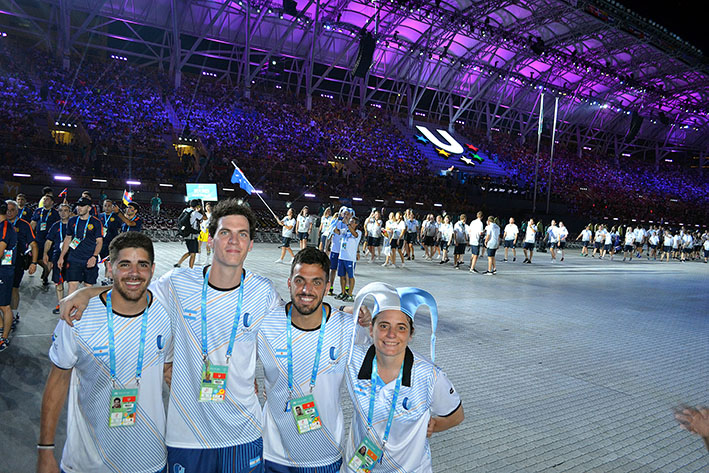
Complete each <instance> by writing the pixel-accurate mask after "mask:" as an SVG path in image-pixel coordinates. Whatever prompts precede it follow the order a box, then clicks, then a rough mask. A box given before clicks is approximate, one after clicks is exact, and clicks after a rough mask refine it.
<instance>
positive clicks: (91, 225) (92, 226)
mask: <svg viewBox="0 0 709 473" xmlns="http://www.w3.org/2000/svg"><path fill="white" fill-rule="evenodd" d="M86 228H88V229H89V230H93V229H94V224H93V223H89V226H88V227H86Z"/></svg>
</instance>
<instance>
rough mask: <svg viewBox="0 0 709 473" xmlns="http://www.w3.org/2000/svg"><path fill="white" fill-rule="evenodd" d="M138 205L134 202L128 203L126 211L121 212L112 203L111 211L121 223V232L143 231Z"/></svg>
mask: <svg viewBox="0 0 709 473" xmlns="http://www.w3.org/2000/svg"><path fill="white" fill-rule="evenodd" d="M139 210H140V205H138V204H136V203H135V202H128V205H126V211H125V213H124V212H121V209H120V208H119V207H118V206H117V205H116V204H115V203H114V204H113V211H114V212H115V214H116V216H118V218H119V219H120V220H121V221H122V222H123V224H122V225H121V232H141V231H143V219H142V218H140V216H139V215H138V211H139Z"/></svg>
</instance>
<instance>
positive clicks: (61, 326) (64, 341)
mask: <svg viewBox="0 0 709 473" xmlns="http://www.w3.org/2000/svg"><path fill="white" fill-rule="evenodd" d="M49 359H50V360H52V363H54V364H55V365H56V366H57V367H59V368H61V369H64V370H69V369H71V368H73V367H74V365H75V364H76V361H77V360H78V359H79V355H78V348H77V346H76V332H75V331H74V329H73V328H72V327H70V326H69V325H68V324H67V323H66V322H64V321H63V320H60V321H59V323H58V324H57V326H56V328H55V329H54V333H53V334H52V346H50V347H49Z"/></svg>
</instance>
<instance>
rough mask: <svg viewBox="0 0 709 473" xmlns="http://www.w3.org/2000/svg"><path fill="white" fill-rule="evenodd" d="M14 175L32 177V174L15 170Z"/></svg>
mask: <svg viewBox="0 0 709 473" xmlns="http://www.w3.org/2000/svg"><path fill="white" fill-rule="evenodd" d="M12 175H13V176H15V177H32V175H31V174H24V173H21V172H15V173H12Z"/></svg>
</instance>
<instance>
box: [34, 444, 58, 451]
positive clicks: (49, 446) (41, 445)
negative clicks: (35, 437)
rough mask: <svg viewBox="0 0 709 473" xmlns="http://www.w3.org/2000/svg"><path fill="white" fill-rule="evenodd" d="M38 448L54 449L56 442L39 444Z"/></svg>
mask: <svg viewBox="0 0 709 473" xmlns="http://www.w3.org/2000/svg"><path fill="white" fill-rule="evenodd" d="M37 450H54V444H53V443H51V444H39V443H38V444H37Z"/></svg>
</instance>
